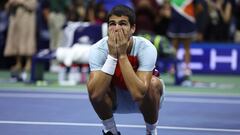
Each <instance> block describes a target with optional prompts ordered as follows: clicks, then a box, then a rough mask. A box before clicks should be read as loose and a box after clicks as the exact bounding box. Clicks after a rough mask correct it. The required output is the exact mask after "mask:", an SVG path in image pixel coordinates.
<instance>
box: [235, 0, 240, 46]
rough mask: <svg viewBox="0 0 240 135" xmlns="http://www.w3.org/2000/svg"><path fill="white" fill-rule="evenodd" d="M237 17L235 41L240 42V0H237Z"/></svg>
mask: <svg viewBox="0 0 240 135" xmlns="http://www.w3.org/2000/svg"><path fill="white" fill-rule="evenodd" d="M235 19H236V32H235V36H234V41H235V42H237V43H240V0H236V8H235Z"/></svg>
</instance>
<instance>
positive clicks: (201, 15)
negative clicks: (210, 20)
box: [194, 0, 208, 42]
mask: <svg viewBox="0 0 240 135" xmlns="http://www.w3.org/2000/svg"><path fill="white" fill-rule="evenodd" d="M199 3H200V4H201V7H200V8H201V9H199V10H201V12H198V13H197V14H196V15H195V17H196V27H197V28H196V32H197V33H196V36H195V39H194V40H195V41H196V42H203V41H204V30H205V29H206V23H207V22H206V20H207V14H208V10H207V3H206V1H205V0H200V1H199Z"/></svg>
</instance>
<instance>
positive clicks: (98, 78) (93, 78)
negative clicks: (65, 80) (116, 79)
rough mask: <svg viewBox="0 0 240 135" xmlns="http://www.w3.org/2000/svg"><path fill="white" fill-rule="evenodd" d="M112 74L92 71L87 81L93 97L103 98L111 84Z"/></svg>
mask: <svg viewBox="0 0 240 135" xmlns="http://www.w3.org/2000/svg"><path fill="white" fill-rule="evenodd" d="M111 80H112V76H111V75H108V74H106V73H104V72H102V71H92V72H91V73H90V77H89V81H88V83H87V88H88V92H89V93H90V95H91V96H92V99H97V100H101V99H102V98H103V97H104V95H105V94H106V92H107V90H108V87H109V86H110V83H111Z"/></svg>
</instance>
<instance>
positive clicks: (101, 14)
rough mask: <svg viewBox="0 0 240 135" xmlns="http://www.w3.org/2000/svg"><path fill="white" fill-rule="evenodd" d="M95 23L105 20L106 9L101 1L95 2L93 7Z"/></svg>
mask: <svg viewBox="0 0 240 135" xmlns="http://www.w3.org/2000/svg"><path fill="white" fill-rule="evenodd" d="M94 15H95V23H96V24H102V23H104V22H107V20H106V19H107V10H106V8H105V6H104V4H103V3H102V2H99V3H96V5H95V8H94Z"/></svg>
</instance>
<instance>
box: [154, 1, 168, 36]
mask: <svg viewBox="0 0 240 135" xmlns="http://www.w3.org/2000/svg"><path fill="white" fill-rule="evenodd" d="M158 4H159V8H158V10H157V15H156V25H155V33H156V34H160V35H163V36H166V35H167V29H168V25H169V21H170V16H171V5H170V3H169V2H168V1H167V0H160V1H159V0H158Z"/></svg>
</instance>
